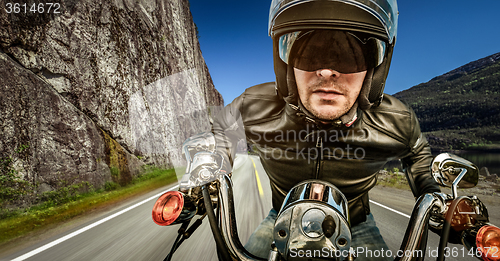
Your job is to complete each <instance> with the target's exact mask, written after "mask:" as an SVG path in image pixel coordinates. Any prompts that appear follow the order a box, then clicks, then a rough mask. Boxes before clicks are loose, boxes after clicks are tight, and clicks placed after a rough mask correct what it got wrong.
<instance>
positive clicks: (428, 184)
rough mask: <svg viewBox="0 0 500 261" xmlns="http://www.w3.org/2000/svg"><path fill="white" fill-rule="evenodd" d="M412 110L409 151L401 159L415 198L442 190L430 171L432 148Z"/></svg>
mask: <svg viewBox="0 0 500 261" xmlns="http://www.w3.org/2000/svg"><path fill="white" fill-rule="evenodd" d="M409 110H410V127H411V129H410V139H409V143H408V147H409V153H408V154H407V155H405V157H403V158H402V159H401V162H402V164H403V169H404V171H405V174H406V177H407V179H408V183H409V184H410V187H411V189H412V192H413V195H414V196H415V198H418V197H419V196H421V195H422V194H425V193H432V192H440V191H441V190H440V189H439V185H438V184H437V183H436V181H434V179H433V178H432V175H431V171H430V165H431V162H432V159H433V156H432V154H431V148H430V146H429V143H427V140H426V138H425V137H424V135H423V134H422V132H421V131H420V125H419V123H418V119H417V117H416V115H415V112H414V111H413V110H412V109H411V108H409Z"/></svg>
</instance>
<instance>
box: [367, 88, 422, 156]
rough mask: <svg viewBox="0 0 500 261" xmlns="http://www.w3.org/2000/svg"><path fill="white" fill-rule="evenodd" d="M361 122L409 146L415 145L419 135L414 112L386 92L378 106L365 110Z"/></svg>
mask: <svg viewBox="0 0 500 261" xmlns="http://www.w3.org/2000/svg"><path fill="white" fill-rule="evenodd" d="M363 122H364V123H365V124H368V125H370V126H372V127H373V128H375V129H378V130H379V131H380V132H383V133H386V134H388V135H390V136H392V137H394V138H396V139H397V140H399V141H401V142H403V143H405V144H406V145H407V146H409V147H413V146H415V143H416V142H417V140H418V139H420V136H421V132H420V125H419V123H418V119H417V117H416V115H415V112H413V110H412V109H411V108H410V106H408V105H407V104H405V103H404V102H402V101H400V100H399V99H397V98H395V97H394V96H391V95H388V94H384V99H383V100H382V103H381V104H380V105H379V106H378V107H375V108H371V109H369V110H367V111H365V113H364V116H363Z"/></svg>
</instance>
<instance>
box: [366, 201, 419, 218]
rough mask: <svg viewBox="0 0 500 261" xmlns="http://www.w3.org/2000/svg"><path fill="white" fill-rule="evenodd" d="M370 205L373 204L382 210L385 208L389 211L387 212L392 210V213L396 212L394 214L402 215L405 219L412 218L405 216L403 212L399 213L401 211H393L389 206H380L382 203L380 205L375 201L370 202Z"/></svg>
mask: <svg viewBox="0 0 500 261" xmlns="http://www.w3.org/2000/svg"><path fill="white" fill-rule="evenodd" d="M370 203H373V204H375V205H377V206H379V207H382V208H385V209H387V210H390V211H392V212H394V213H396V214H399V215H401V216H403V217H406V218H410V216H409V215H406V214H405V213H403V212H399V211H397V210H395V209H392V208H390V207H388V206H385V205H382V204H380V203H378V202H375V201H373V200H370Z"/></svg>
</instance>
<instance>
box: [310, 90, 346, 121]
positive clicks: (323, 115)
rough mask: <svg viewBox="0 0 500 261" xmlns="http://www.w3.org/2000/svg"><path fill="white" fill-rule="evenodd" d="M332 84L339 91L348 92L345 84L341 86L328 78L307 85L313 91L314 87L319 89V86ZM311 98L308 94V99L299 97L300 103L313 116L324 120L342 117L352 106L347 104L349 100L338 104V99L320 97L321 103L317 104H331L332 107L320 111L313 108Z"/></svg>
mask: <svg viewBox="0 0 500 261" xmlns="http://www.w3.org/2000/svg"><path fill="white" fill-rule="evenodd" d="M332 85H333V86H335V89H336V90H339V91H341V92H342V93H343V94H346V93H347V92H348V89H347V88H346V87H345V86H343V85H341V84H337V83H335V82H332V81H328V80H319V82H317V83H313V84H311V86H308V89H309V90H312V91H314V90H316V89H319V88H322V87H325V86H332ZM311 93H312V92H311ZM311 98H312V95H310V96H309V97H308V99H307V100H305V101H303V100H302V99H301V101H302V104H303V105H304V107H305V108H306V109H307V110H308V111H309V112H310V113H311V114H312V115H313V116H314V117H316V118H318V119H320V120H324V121H333V120H337V119H339V118H340V117H342V116H343V115H345V114H346V113H347V112H349V110H350V109H351V107H352V106H349V101H346V100H342V101H343V102H342V104H339V103H338V101H331V100H324V99H321V100H320V103H321V105H319V106H332V108H331V110H328V111H326V112H320V111H319V110H317V109H316V108H314V107H313V105H312V104H311ZM330 104H331V105H330ZM333 106H340V108H334V107H333Z"/></svg>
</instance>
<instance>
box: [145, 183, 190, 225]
mask: <svg viewBox="0 0 500 261" xmlns="http://www.w3.org/2000/svg"><path fill="white" fill-rule="evenodd" d="M183 207H184V196H183V195H182V193H181V192H179V191H168V192H166V193H164V194H163V195H161V196H160V198H158V200H156V203H155V205H154V207H153V221H154V222H155V223H156V224H158V225H160V226H168V225H170V224H172V223H174V222H175V220H176V219H177V218H178V217H179V215H180V214H181V212H182V208H183Z"/></svg>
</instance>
